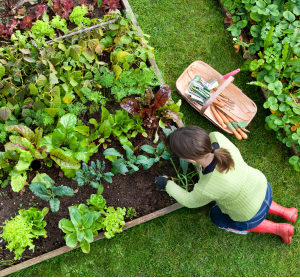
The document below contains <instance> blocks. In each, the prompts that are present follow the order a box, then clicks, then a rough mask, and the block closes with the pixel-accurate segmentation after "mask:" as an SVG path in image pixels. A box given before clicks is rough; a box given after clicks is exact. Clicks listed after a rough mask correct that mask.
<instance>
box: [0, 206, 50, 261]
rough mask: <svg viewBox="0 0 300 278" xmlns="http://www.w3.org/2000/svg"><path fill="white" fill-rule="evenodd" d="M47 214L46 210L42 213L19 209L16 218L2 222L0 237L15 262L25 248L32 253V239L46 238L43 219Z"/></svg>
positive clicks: (35, 210) (34, 210)
mask: <svg viewBox="0 0 300 278" xmlns="http://www.w3.org/2000/svg"><path fill="white" fill-rule="evenodd" d="M47 213H48V209H47V208H44V209H43V210H42V211H40V210H38V209H37V208H29V209H28V210H24V209H21V210H19V214H18V215H17V216H15V217H14V218H12V219H11V220H7V221H5V222H4V226H2V228H3V231H2V233H1V234H0V237H2V238H3V239H4V240H5V241H6V242H7V245H6V248H7V249H9V250H10V251H11V252H14V254H15V257H14V259H15V260H19V259H21V258H22V254H23V252H24V251H25V249H26V248H27V247H28V248H29V250H32V251H34V247H35V246H34V244H33V239H34V238H38V237H40V236H43V237H46V230H45V229H44V227H45V226H46V225H47V223H46V221H45V220H44V217H45V215H46V214H47Z"/></svg>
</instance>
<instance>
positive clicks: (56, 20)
mask: <svg viewBox="0 0 300 278" xmlns="http://www.w3.org/2000/svg"><path fill="white" fill-rule="evenodd" d="M50 24H51V26H52V27H53V28H56V29H58V30H60V31H63V32H64V33H65V34H67V33H68V32H69V30H68V27H67V21H66V20H65V19H63V18H61V17H60V16H59V15H56V16H54V17H53V18H52V20H51V22H50Z"/></svg>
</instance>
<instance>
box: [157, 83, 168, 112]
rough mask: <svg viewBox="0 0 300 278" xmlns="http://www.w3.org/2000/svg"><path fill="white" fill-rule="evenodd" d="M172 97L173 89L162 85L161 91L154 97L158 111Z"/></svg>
mask: <svg viewBox="0 0 300 278" xmlns="http://www.w3.org/2000/svg"><path fill="white" fill-rule="evenodd" d="M170 97H171V88H170V86H168V85H161V86H160V89H159V90H158V92H157V93H156V94H155V96H154V107H155V109H158V108H160V107H162V106H164V105H165V104H166V102H167V101H168V99H169V98H170Z"/></svg>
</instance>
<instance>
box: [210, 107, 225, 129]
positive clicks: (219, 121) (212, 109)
mask: <svg viewBox="0 0 300 278" xmlns="http://www.w3.org/2000/svg"><path fill="white" fill-rule="evenodd" d="M210 110H211V112H212V113H213V115H214V117H215V118H216V120H217V121H218V123H219V124H220V125H221V126H222V128H224V129H225V128H226V127H227V126H226V125H225V123H224V122H223V120H222V118H221V117H220V115H219V113H218V112H217V110H216V109H215V107H214V106H213V105H211V106H210Z"/></svg>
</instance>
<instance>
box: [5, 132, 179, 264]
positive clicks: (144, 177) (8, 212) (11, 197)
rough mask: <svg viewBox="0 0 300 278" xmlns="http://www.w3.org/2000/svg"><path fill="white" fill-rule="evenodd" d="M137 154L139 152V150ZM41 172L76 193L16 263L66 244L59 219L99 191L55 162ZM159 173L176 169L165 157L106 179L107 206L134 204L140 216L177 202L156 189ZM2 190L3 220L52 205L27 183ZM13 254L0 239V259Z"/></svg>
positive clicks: (66, 199)
mask: <svg viewBox="0 0 300 278" xmlns="http://www.w3.org/2000/svg"><path fill="white" fill-rule="evenodd" d="M162 136H163V135H162V134H160V137H162ZM142 140H143V141H142V144H150V145H154V144H153V143H152V141H151V140H149V139H147V138H143V139H142ZM132 142H133V144H134V145H135V146H136V145H137V144H138V143H139V142H140V138H139V136H137V138H136V139H135V140H133V141H132ZM110 147H114V148H116V149H117V150H119V151H120V152H122V153H124V150H123V149H122V147H121V145H120V143H119V142H117V141H113V142H112V143H111V144H110ZM102 152H103V149H102V148H99V151H98V153H96V154H94V155H93V156H92V158H91V159H90V161H92V160H94V161H95V160H97V159H99V160H101V161H103V160H104V156H103V154H102ZM140 153H141V152H140ZM137 154H139V151H138V152H137ZM105 161H106V169H105V172H106V171H110V168H111V165H110V162H109V161H108V160H105ZM89 164H90V162H89ZM39 172H40V173H47V174H48V175H49V176H50V177H51V178H52V179H53V180H54V181H55V185H56V186H58V185H67V186H70V187H71V188H73V189H74V191H75V192H76V193H75V195H74V196H71V197H70V196H65V197H60V201H61V206H60V209H59V211H58V212H57V213H52V212H51V211H49V213H48V214H47V215H46V217H45V220H46V221H47V226H46V227H45V229H46V230H47V238H40V239H37V240H35V241H34V244H35V246H36V247H35V252H34V253H32V252H31V251H29V250H26V251H25V252H24V253H23V259H22V260H21V261H18V262H14V263H19V262H22V261H25V260H27V259H29V258H33V257H36V256H39V255H42V254H44V253H46V252H49V251H52V250H54V249H57V248H59V247H62V246H64V245H65V241H64V233H63V232H62V231H61V230H60V229H59V228H58V222H59V220H60V219H62V218H69V213H68V207H69V206H72V205H75V204H80V203H86V200H87V199H89V197H90V195H91V194H94V193H96V191H97V190H96V189H94V188H92V187H91V186H89V185H84V186H82V187H79V186H78V185H77V182H75V181H73V180H72V179H68V178H66V177H65V176H64V175H63V173H62V172H61V171H60V168H57V167H55V163H54V164H53V167H52V168H48V167H47V166H43V167H42V169H41V170H40V171H39ZM36 173H37V172H36V171H27V175H28V179H27V181H28V184H30V182H31V180H32V179H33V178H34V177H35V175H36ZM160 175H167V176H173V177H174V176H175V170H174V169H173V167H172V165H171V163H170V162H169V161H165V160H162V161H161V163H160V162H159V163H157V164H155V165H153V166H152V167H151V168H150V169H149V170H147V171H144V170H140V171H138V172H136V173H134V174H132V175H129V174H128V175H120V174H118V175H116V176H114V177H113V183H112V184H110V183H107V182H105V181H103V186H104V191H103V196H104V198H105V199H106V201H107V206H114V207H133V208H135V210H136V211H137V217H141V216H144V215H146V214H149V213H151V212H154V211H157V210H159V209H162V208H165V207H167V206H169V205H171V204H173V203H175V200H174V199H172V198H171V197H169V195H168V194H167V193H166V192H164V191H158V190H157V189H156V187H155V184H154V180H155V177H157V176H160ZM0 193H1V201H0V223H3V222H4V221H5V220H7V219H10V218H11V217H14V216H15V215H17V213H18V210H19V209H20V208H22V209H28V208H29V207H37V208H39V209H42V208H43V207H49V203H48V202H46V201H43V200H41V199H40V198H38V197H36V196H35V195H34V194H33V193H32V192H31V191H30V190H29V188H28V186H25V189H24V190H23V191H22V192H19V193H16V192H13V191H12V190H11V187H10V186H8V187H6V188H5V189H2V190H1V192H0ZM127 220H129V219H127ZM13 257H14V254H13V253H12V252H9V250H7V249H6V248H5V243H4V242H2V243H1V242H0V262H1V261H4V260H13ZM6 267H7V266H0V270H1V269H4V268H6Z"/></svg>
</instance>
